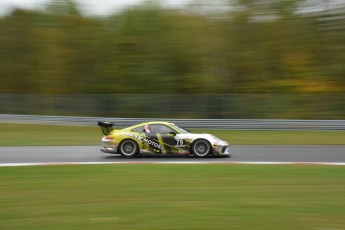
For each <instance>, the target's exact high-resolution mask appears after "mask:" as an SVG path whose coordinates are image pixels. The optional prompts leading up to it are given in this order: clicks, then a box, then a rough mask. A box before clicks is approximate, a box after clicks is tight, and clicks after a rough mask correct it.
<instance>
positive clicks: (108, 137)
mask: <svg viewBox="0 0 345 230" xmlns="http://www.w3.org/2000/svg"><path fill="white" fill-rule="evenodd" d="M105 138H107V139H114V137H113V136H111V135H108V136H106V137H105Z"/></svg>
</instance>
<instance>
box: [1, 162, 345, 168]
mask: <svg viewBox="0 0 345 230" xmlns="http://www.w3.org/2000/svg"><path fill="white" fill-rule="evenodd" d="M109 164H143V165H150V164H165V165H173V164H177V165H189V164H191V165H199V164H200V165H206V164H207V165H212V164H213V165H215V164H217V165H228V164H230V165H231V164H233V165H236V164H245V165H334V166H345V162H270V161H226V162H224V161H120V162H40V163H0V167H15V166H49V165H109Z"/></svg>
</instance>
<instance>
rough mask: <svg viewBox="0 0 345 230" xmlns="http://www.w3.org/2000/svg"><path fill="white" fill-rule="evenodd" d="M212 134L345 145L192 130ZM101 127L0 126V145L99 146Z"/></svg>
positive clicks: (299, 135)
mask: <svg viewBox="0 0 345 230" xmlns="http://www.w3.org/2000/svg"><path fill="white" fill-rule="evenodd" d="M192 131H194V132H199V133H204V132H205V133H211V134H214V135H215V136H217V137H219V138H222V139H224V140H227V141H228V142H229V143H231V144H233V145H240V144H243V145H245V144H258V145H265V144H267V145H271V144H283V145H289V144H307V145H315V144H316V145H317V144H324V145H337V144H345V131H238V130H237V131H236V130H192ZM101 137H102V133H101V131H100V129H99V127H97V126H92V127H89V126H54V125H29V124H3V123H0V146H17V145H21V146H32V145H99V143H100V138H101Z"/></svg>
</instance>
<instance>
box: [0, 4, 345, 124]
mask: <svg viewBox="0 0 345 230" xmlns="http://www.w3.org/2000/svg"><path fill="white" fill-rule="evenodd" d="M97 3H98V4H97ZM0 113H8V114H40V115H70V116H112V117H162V118H170V117H171V118H173V117H174V118H285V119H344V118H345V3H344V1H338V0H332V1H331V0H265V1H264V0H260V1H255V0H227V1H226V0H213V1H206V0H190V1H188V0H185V1H183V0H180V1H164V0H161V1H158V0H157V1H154V0H151V1H140V0H137V1H135V0H132V1H106V0H102V1H91V0H90V1H86V0H84V1H77V0H75V1H72V0H70V1H69V0H55V1H49V0H30V1H20V0H16V1H10V0H7V1H6V0H5V1H4V0H2V1H0Z"/></svg>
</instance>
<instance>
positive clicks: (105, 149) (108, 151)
mask: <svg viewBox="0 0 345 230" xmlns="http://www.w3.org/2000/svg"><path fill="white" fill-rule="evenodd" d="M101 151H102V152H104V153H112V154H117V150H116V149H114V148H109V147H102V148H101Z"/></svg>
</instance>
